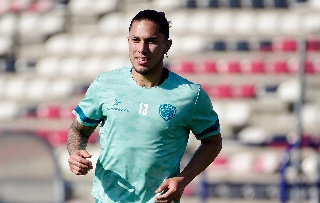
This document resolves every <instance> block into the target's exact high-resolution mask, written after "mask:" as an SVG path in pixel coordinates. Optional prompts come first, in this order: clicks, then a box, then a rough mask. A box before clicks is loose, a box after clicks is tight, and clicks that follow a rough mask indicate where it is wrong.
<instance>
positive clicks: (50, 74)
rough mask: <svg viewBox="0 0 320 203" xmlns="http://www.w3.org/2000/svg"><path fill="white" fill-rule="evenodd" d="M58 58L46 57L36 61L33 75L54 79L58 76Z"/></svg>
mask: <svg viewBox="0 0 320 203" xmlns="http://www.w3.org/2000/svg"><path fill="white" fill-rule="evenodd" d="M57 67H60V58H58V57H52V56H47V57H44V58H41V59H39V60H38V62H37V63H36V65H35V73H36V74H37V75H39V76H41V77H45V78H54V77H58V76H59V74H60V71H61V70H60V69H59V68H57Z"/></svg>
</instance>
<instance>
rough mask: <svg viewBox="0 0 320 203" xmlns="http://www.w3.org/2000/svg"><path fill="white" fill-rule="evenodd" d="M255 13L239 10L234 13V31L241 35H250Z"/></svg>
mask: <svg viewBox="0 0 320 203" xmlns="http://www.w3.org/2000/svg"><path fill="white" fill-rule="evenodd" d="M255 23H256V15H255V14H254V13H253V12H241V13H238V14H236V15H235V19H234V26H233V27H234V31H235V32H236V33H238V34H241V35H246V36H251V35H252V34H253V33H254V31H255Z"/></svg>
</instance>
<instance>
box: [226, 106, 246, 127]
mask: <svg viewBox="0 0 320 203" xmlns="http://www.w3.org/2000/svg"><path fill="white" fill-rule="evenodd" d="M235 112H236V113H235ZM224 114H225V115H224V116H223V118H224V121H225V122H226V124H227V125H229V126H231V127H236V128H238V127H243V126H245V125H247V123H248V121H249V118H250V115H251V107H250V105H249V104H248V103H247V102H245V101H231V102H229V103H227V104H226V108H225V111H224Z"/></svg>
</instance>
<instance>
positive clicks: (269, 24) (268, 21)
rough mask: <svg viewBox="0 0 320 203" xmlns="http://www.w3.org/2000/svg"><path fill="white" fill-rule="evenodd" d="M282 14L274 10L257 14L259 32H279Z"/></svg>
mask: <svg viewBox="0 0 320 203" xmlns="http://www.w3.org/2000/svg"><path fill="white" fill-rule="evenodd" d="M279 18H280V14H279V13H277V12H272V11H265V12H261V13H259V14H257V17H256V29H257V32H258V34H263V35H272V36H273V35H275V34H277V33H279V24H280V22H279Z"/></svg>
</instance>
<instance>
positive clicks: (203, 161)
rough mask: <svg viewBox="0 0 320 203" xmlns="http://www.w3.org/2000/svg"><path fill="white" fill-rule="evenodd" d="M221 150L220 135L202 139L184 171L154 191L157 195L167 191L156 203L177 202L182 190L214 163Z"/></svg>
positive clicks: (157, 198)
mask: <svg viewBox="0 0 320 203" xmlns="http://www.w3.org/2000/svg"><path fill="white" fill-rule="evenodd" d="M221 149H222V138H221V134H218V135H213V136H210V137H208V138H204V139H202V140H201V145H200V146H199V148H198V149H197V150H196V151H195V153H194V155H193V156H192V158H191V160H190V161H189V163H188V164H187V166H186V167H185V168H184V170H183V171H182V172H181V173H180V174H179V175H177V176H176V177H173V178H169V179H167V180H165V181H164V182H163V183H162V184H161V185H160V187H159V188H158V189H157V190H156V193H159V192H161V191H163V190H166V189H168V191H167V192H166V193H164V194H163V195H160V196H158V197H156V202H159V203H161V202H162V203H167V202H171V200H173V201H177V200H179V199H180V198H181V196H182V194H183V190H184V188H185V187H186V186H187V185H188V184H189V183H190V182H191V181H192V180H193V179H194V178H195V177H196V176H198V175H199V174H200V173H201V172H202V171H204V170H205V169H206V168H207V167H208V166H209V165H210V164H211V163H212V162H213V161H214V159H215V158H216V157H217V156H218V154H219V153H220V151H221Z"/></svg>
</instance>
